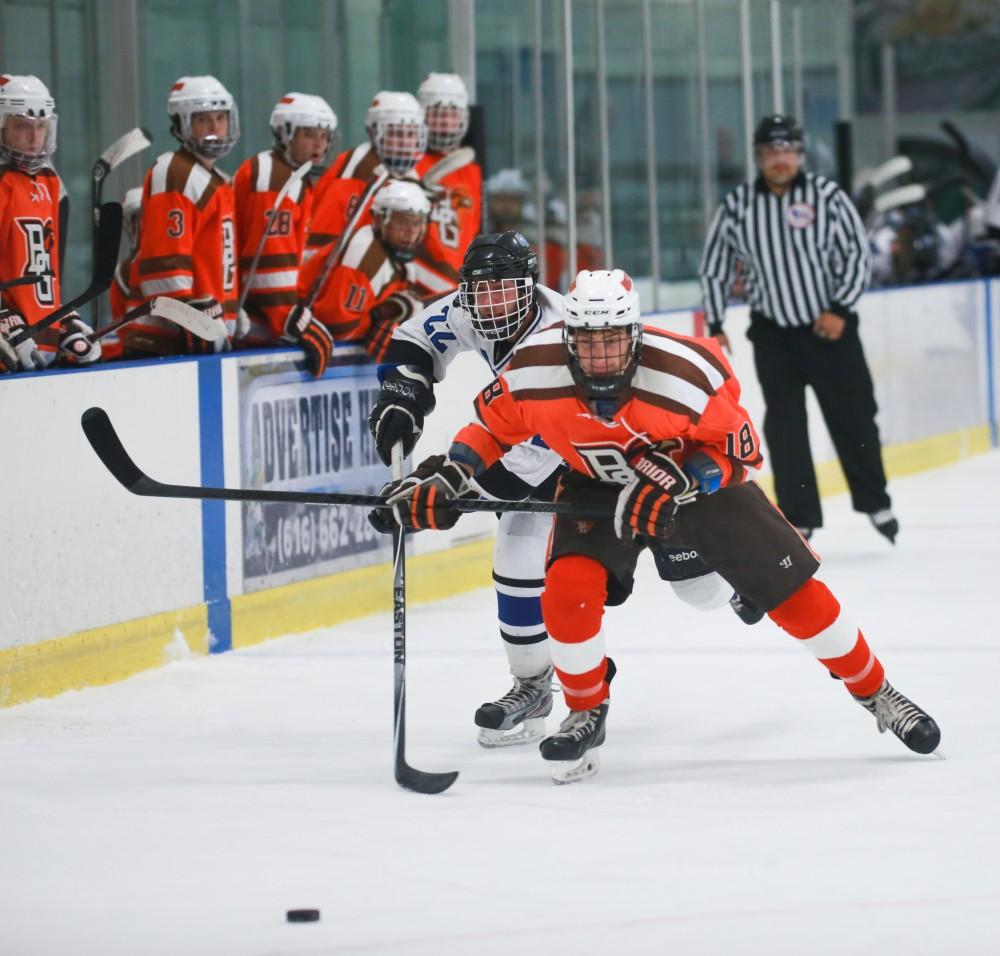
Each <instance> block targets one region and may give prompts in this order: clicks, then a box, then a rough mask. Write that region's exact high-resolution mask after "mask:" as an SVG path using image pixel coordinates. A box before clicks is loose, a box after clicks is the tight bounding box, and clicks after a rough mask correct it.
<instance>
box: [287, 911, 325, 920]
mask: <svg viewBox="0 0 1000 956" xmlns="http://www.w3.org/2000/svg"><path fill="white" fill-rule="evenodd" d="M285 919H287V920H288V922H289V923H316V922H319V910H289V911H288V912H287V913H285Z"/></svg>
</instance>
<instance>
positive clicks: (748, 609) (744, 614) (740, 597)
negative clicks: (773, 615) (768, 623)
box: [729, 591, 764, 624]
mask: <svg viewBox="0 0 1000 956" xmlns="http://www.w3.org/2000/svg"><path fill="white" fill-rule="evenodd" d="M729 606H730V607H731V608H732V609H733V613H734V614H735V615H736V616H737V617H738V618H739V619H740V620H741V621H742V622H743V623H744V624H756V623H757V622H758V621H760V620H761V618H763V617H764V612H763V611H762V610H761V609H760V608H759V607H757V605H756V604H754V603H753V601H751V600H750V598H748V597H747V596H746V595H745V594H740V593H739V591H734V592H733V596H732V597H731V598H730V599H729Z"/></svg>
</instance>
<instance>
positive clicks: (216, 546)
mask: <svg viewBox="0 0 1000 956" xmlns="http://www.w3.org/2000/svg"><path fill="white" fill-rule="evenodd" d="M198 417H199V431H200V444H201V483H202V484H203V485H215V486H221V485H224V484H225V467H224V453H223V432H222V363H221V362H219V361H215V362H199V363H198ZM201 554H202V569H203V572H202V573H203V575H204V591H205V604H206V605H207V607H208V629H209V632H210V634H211V637H210V640H209V644H208V651H209V653H210V654H221V653H223V652H224V651H228V650H230V649H231V648H232V646H233V615H232V607H231V605H230V603H229V595H228V594H227V591H226V503H225V502H224V501H202V503H201Z"/></svg>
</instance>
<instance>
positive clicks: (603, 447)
mask: <svg viewBox="0 0 1000 956" xmlns="http://www.w3.org/2000/svg"><path fill="white" fill-rule="evenodd" d="M639 441H640V439H637V438H633V439H631V440H630V441H629V442H628V444H627V445H626V446H625V447H624V448H623V447H622V446H621V445H609V444H607V443H606V442H602V443H600V444H596V445H574V446H573V447H574V448H575V449H576V453H577V454H578V455H579V456H580V457H581V458H582V459H583V464H584V466H585V467H586V469H587V471H588V473H589V474H590V476H591V477H592V478H596V479H597V480H598V481H607V482H610V483H612V484H616V485H627V484H628V483H629V482H630V481H631V480H632V479H633V478H634V477H635V473H634V472H633V471H632V469H631V467H630V466H629V463H628V460H629V458H630V457H631V456H632V455H633V454H634V453H635V449H634V447H633V446H635V445H636V444H637V443H638V442H639ZM629 448H632V452H629Z"/></svg>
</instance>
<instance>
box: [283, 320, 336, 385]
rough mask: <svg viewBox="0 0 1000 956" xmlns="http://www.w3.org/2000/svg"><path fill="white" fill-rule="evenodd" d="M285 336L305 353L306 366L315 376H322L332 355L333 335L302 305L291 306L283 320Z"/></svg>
mask: <svg viewBox="0 0 1000 956" xmlns="http://www.w3.org/2000/svg"><path fill="white" fill-rule="evenodd" d="M285 337H286V338H288V339H291V341H293V342H295V344H296V345H298V346H300V347H301V348H302V351H303V352H305V353H306V368H308V369H309V371H310V372H312V373H313V375H315V376H316V378H322V377H323V373H324V372H325V371H326V369H327V366H328V365H329V364H330V359H331V358H332V357H333V336H332V335H331V334H330V330H329V329H328V328H327V327H326V326H325V325H324V324H323V323H322V322H320V321H319V319H317V318H316V317H315V316H314V315H313V314H312V310H311V309H309V308H308V307H307V306H304V305H296V306H293V308H292V310H291V311H290V312H289V313H288V318H287V319H286V320H285Z"/></svg>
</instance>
